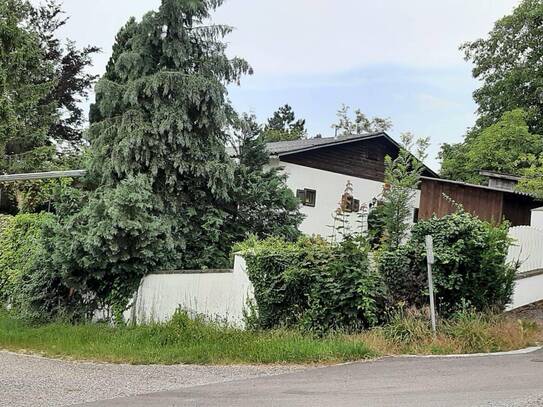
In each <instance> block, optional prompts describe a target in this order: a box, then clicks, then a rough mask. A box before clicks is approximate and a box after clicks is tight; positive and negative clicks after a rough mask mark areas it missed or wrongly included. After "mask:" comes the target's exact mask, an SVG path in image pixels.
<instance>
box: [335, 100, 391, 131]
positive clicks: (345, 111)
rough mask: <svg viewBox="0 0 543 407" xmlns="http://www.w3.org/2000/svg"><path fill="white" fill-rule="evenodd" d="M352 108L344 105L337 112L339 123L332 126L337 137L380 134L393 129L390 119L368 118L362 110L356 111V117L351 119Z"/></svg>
mask: <svg viewBox="0 0 543 407" xmlns="http://www.w3.org/2000/svg"><path fill="white" fill-rule="evenodd" d="M350 109H351V108H350V107H349V106H346V105H342V106H341V108H340V109H339V110H338V112H337V118H338V122H337V123H334V124H333V125H332V128H333V129H335V131H336V136H340V137H343V136H351V135H355V134H364V133H379V132H382V131H388V130H390V129H391V128H392V121H391V120H390V119H389V118H381V117H373V118H371V119H370V118H368V117H367V116H366V115H365V114H364V113H362V111H361V110H360V109H355V110H354V117H353V118H351V115H350V112H349V111H350Z"/></svg>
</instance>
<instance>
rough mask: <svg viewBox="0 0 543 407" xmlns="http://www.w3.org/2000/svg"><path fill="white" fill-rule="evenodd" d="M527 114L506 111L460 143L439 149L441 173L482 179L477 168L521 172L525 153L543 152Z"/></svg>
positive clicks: (447, 175) (540, 139)
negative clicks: (531, 129)
mask: <svg viewBox="0 0 543 407" xmlns="http://www.w3.org/2000/svg"><path fill="white" fill-rule="evenodd" d="M526 119H527V114H526V113H525V112H524V111H523V110H521V109H515V110H513V111H510V112H505V113H504V114H503V116H502V117H501V118H500V119H499V120H498V121H497V122H496V123H495V124H492V125H490V126H489V127H487V128H485V129H482V130H481V131H479V132H478V133H477V134H476V135H473V136H472V137H471V138H469V139H467V140H466V141H464V143H462V144H460V145H447V146H446V147H445V148H444V149H443V150H442V160H443V164H442V175H443V176H446V177H451V178H453V179H461V180H463V181H466V182H472V183H477V184H479V183H484V180H485V179H484V177H482V176H481V175H479V171H480V170H491V171H496V172H501V173H506V174H512V175H519V176H520V175H522V174H523V171H524V169H525V168H526V167H528V165H529V163H528V162H527V161H526V160H525V157H526V156H527V155H537V154H540V153H541V152H543V138H542V136H540V135H537V134H532V133H530V130H529V128H528V124H527V122H526Z"/></svg>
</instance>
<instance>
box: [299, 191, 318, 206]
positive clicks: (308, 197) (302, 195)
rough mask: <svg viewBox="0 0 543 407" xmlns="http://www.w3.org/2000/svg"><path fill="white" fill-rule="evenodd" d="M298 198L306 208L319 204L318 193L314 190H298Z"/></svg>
mask: <svg viewBox="0 0 543 407" xmlns="http://www.w3.org/2000/svg"><path fill="white" fill-rule="evenodd" d="M296 198H298V199H299V200H300V202H302V205H304V206H313V207H314V206H315V203H316V202H317V191H315V190H314V189H307V188H306V189H298V190H297V191H296Z"/></svg>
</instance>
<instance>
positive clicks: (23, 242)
mask: <svg viewBox="0 0 543 407" xmlns="http://www.w3.org/2000/svg"><path fill="white" fill-rule="evenodd" d="M53 218H54V217H53V216H52V215H51V214H48V213H39V214H20V215H16V216H14V217H12V218H8V217H5V216H4V217H1V218H0V248H1V250H0V301H1V302H3V303H4V304H7V303H9V304H10V305H11V306H14V307H17V306H20V305H22V304H21V303H22V302H23V298H22V286H23V284H24V281H25V279H26V278H27V277H28V276H29V275H30V274H31V272H32V270H33V267H34V265H35V263H36V259H37V257H38V256H39V255H40V252H41V236H42V231H43V228H44V225H46V224H47V223H50V222H52V221H53Z"/></svg>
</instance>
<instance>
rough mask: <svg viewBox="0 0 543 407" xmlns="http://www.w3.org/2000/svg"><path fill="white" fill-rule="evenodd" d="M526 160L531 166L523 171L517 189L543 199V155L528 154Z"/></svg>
mask: <svg viewBox="0 0 543 407" xmlns="http://www.w3.org/2000/svg"><path fill="white" fill-rule="evenodd" d="M524 159H525V161H526V162H527V163H529V164H530V166H529V167H528V168H526V169H525V170H524V171H523V173H522V178H521V179H520V181H519V183H518V185H517V189H519V190H520V191H524V192H527V193H531V194H534V195H536V196H538V197H539V198H543V154H540V155H539V156H535V155H533V154H528V155H526V156H525V157H524Z"/></svg>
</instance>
